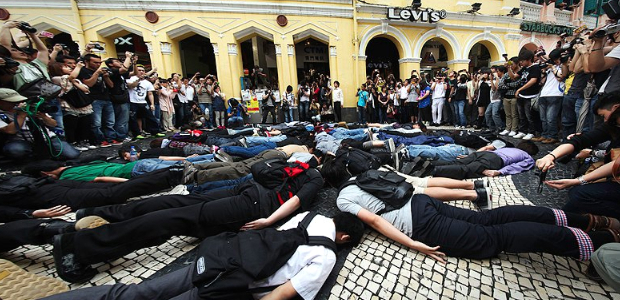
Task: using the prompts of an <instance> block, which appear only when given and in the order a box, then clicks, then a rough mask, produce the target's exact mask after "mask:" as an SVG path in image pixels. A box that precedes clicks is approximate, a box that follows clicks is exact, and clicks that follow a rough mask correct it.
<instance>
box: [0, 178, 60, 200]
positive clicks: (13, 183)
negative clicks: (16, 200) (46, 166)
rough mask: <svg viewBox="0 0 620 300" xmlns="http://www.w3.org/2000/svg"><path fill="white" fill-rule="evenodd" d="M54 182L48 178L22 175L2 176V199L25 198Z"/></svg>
mask: <svg viewBox="0 0 620 300" xmlns="http://www.w3.org/2000/svg"><path fill="white" fill-rule="evenodd" d="M53 181H54V179H52V178H51V177H47V176H44V177H41V178H34V177H30V176H22V175H9V174H7V175H2V176H0V197H1V198H2V199H3V200H9V199H8V198H6V197H9V198H10V197H16V196H23V195H26V194H28V193H29V192H30V191H32V190H34V189H36V188H38V187H41V186H43V185H45V184H48V183H51V182H53Z"/></svg>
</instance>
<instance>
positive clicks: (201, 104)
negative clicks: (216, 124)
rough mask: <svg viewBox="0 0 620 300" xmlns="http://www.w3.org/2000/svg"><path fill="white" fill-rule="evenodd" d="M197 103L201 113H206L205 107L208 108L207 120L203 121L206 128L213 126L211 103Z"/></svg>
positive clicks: (213, 118)
mask: <svg viewBox="0 0 620 300" xmlns="http://www.w3.org/2000/svg"><path fill="white" fill-rule="evenodd" d="M198 105H200V109H202V113H203V114H205V115H207V114H206V113H205V111H207V109H208V110H209V114H208V116H209V120H207V122H206V123H205V126H206V127H208V128H211V127H213V120H215V117H214V114H213V103H199V104H198Z"/></svg>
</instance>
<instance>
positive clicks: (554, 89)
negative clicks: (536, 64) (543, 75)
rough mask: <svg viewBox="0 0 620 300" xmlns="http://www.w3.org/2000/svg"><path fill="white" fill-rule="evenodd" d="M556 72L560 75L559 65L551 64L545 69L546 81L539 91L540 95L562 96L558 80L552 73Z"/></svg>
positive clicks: (560, 68)
mask: <svg viewBox="0 0 620 300" xmlns="http://www.w3.org/2000/svg"><path fill="white" fill-rule="evenodd" d="M554 72H557V74H558V76H562V67H561V66H552V67H551V68H549V69H548V70H547V81H546V82H545V86H543V88H542V90H541V91H540V96H541V97H562V96H564V92H563V91H561V90H560V82H559V81H558V78H557V77H555V75H554V74H553V73H554Z"/></svg>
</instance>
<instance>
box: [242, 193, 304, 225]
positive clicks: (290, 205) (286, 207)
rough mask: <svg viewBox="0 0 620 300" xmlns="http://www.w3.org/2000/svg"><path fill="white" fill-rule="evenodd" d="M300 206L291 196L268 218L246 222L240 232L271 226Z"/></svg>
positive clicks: (295, 198) (297, 199) (297, 198)
mask: <svg viewBox="0 0 620 300" xmlns="http://www.w3.org/2000/svg"><path fill="white" fill-rule="evenodd" d="M300 206H301V202H300V201H299V197H297V196H293V197H291V199H289V200H288V201H286V202H284V204H282V205H281V206H280V207H279V208H278V209H277V210H276V211H274V212H273V213H272V214H271V215H270V216H269V217H268V218H262V219H258V220H255V221H252V222H248V223H246V224H245V225H243V226H242V227H241V230H250V229H261V228H265V227H269V226H271V225H273V224H274V223H275V222H278V221H280V220H282V219H284V218H286V217H288V216H290V215H291V214H292V213H293V212H294V211H296V210H297V209H298V208H299V207H300Z"/></svg>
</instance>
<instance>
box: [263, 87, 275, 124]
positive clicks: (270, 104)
mask: <svg viewBox="0 0 620 300" xmlns="http://www.w3.org/2000/svg"><path fill="white" fill-rule="evenodd" d="M266 88H267V92H266V93H265V95H264V96H263V99H262V100H263V103H262V104H263V105H262V106H261V110H262V111H263V119H262V121H261V123H262V124H265V123H267V115H268V114H271V122H272V124H277V123H278V120H277V118H276V96H274V95H273V90H271V86H266Z"/></svg>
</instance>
